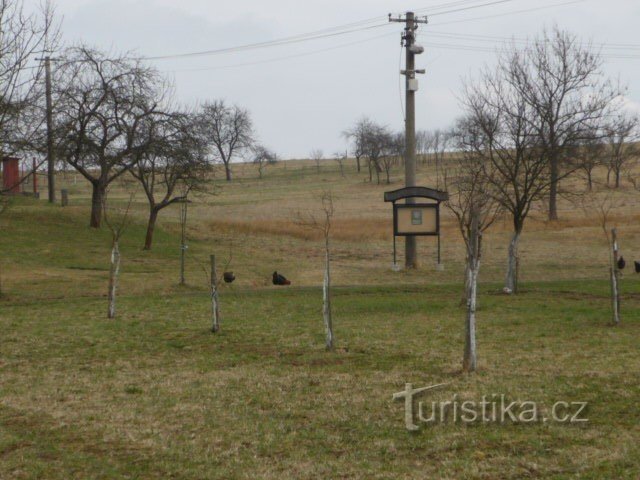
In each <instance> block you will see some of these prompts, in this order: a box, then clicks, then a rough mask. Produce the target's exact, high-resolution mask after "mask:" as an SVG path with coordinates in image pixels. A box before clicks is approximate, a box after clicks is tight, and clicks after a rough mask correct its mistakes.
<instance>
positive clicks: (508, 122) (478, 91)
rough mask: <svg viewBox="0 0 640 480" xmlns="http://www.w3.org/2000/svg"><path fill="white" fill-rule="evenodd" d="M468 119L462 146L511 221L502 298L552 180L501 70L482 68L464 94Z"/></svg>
mask: <svg viewBox="0 0 640 480" xmlns="http://www.w3.org/2000/svg"><path fill="white" fill-rule="evenodd" d="M464 107H465V109H466V111H467V116H466V118H465V120H464V121H463V122H462V125H463V126H464V128H465V130H466V131H467V132H466V134H464V135H462V137H461V138H462V139H463V142H464V143H463V145H462V147H463V148H464V149H465V150H466V151H467V152H469V154H474V155H477V156H478V158H479V159H481V161H482V165H483V166H484V169H485V173H484V175H485V177H486V179H487V181H488V182H489V183H490V185H491V187H492V190H491V191H492V195H493V196H494V199H495V201H497V202H498V203H499V204H500V205H501V206H502V208H503V209H504V210H505V211H506V212H508V213H509V214H510V216H511V220H512V224H513V235H512V238H511V242H510V243H509V250H508V251H509V253H508V263H507V273H506V278H505V288H504V291H505V292H506V293H515V292H517V288H518V270H519V260H518V245H519V241H520V236H521V235H522V230H523V228H524V224H525V220H526V219H527V216H528V215H529V212H530V211H531V208H532V206H533V204H534V202H536V201H538V200H540V199H541V198H543V196H544V195H545V194H546V193H548V191H549V186H550V183H551V179H550V176H549V169H548V168H547V156H546V152H545V149H544V147H543V145H541V144H540V139H539V136H538V127H537V126H536V125H535V124H534V123H532V121H531V118H532V115H533V116H534V118H536V117H535V115H534V114H535V111H533V108H532V107H531V106H530V105H529V104H528V103H527V102H526V100H525V99H524V97H523V96H522V95H520V93H519V92H518V91H517V90H516V89H515V88H514V87H513V86H512V85H511V83H510V81H509V78H508V77H506V78H505V76H504V73H503V71H501V70H498V71H497V72H496V71H495V70H494V71H492V70H490V69H488V68H487V69H485V71H484V72H483V73H482V75H481V78H480V80H479V81H478V82H476V83H475V84H473V85H467V87H466V90H465V93H464Z"/></svg>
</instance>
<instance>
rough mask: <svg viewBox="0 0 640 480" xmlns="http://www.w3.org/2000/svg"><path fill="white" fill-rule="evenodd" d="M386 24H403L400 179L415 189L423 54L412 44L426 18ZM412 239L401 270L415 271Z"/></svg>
mask: <svg viewBox="0 0 640 480" xmlns="http://www.w3.org/2000/svg"><path fill="white" fill-rule="evenodd" d="M389 21H390V22H402V23H404V24H405V28H404V32H403V34H402V40H401V45H402V46H404V47H405V50H406V59H405V69H404V70H401V71H400V74H401V75H404V76H405V79H406V81H405V104H406V107H405V112H406V113H405V115H406V116H405V120H404V126H405V155H404V178H405V187H415V186H416V91H418V79H417V78H416V74H418V73H422V74H423V73H424V72H425V71H424V70H416V68H415V65H416V62H415V57H416V55H419V54H421V53H422V52H423V51H424V48H423V47H421V46H420V45H417V44H416V30H417V29H418V26H419V24H421V23H428V20H427V17H422V18H419V17H416V16H415V14H414V13H413V12H407V13H406V15H405V16H404V18H403V17H402V16H399V17H398V18H392V17H391V14H389ZM405 203H407V204H412V203H415V199H413V198H408V199H407V200H406V201H405ZM416 240H417V239H416V237H415V236H407V237H405V268H418V249H417V241H416Z"/></svg>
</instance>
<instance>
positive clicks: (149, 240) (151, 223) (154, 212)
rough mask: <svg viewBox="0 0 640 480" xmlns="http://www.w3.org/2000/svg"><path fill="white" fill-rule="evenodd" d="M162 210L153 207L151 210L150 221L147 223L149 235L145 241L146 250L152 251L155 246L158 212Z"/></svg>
mask: <svg viewBox="0 0 640 480" xmlns="http://www.w3.org/2000/svg"><path fill="white" fill-rule="evenodd" d="M159 211H160V210H159V209H158V208H156V206H155V205H154V206H152V207H150V209H149V221H148V222H147V235H146V237H145V239H144V249H143V250H151V245H152V244H153V232H154V230H155V228H156V220H158V212H159Z"/></svg>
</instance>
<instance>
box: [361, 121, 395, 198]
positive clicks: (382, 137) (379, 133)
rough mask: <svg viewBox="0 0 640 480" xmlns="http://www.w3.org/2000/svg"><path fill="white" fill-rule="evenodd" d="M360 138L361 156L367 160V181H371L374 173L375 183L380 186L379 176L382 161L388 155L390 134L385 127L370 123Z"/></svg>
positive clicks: (381, 169)
mask: <svg viewBox="0 0 640 480" xmlns="http://www.w3.org/2000/svg"><path fill="white" fill-rule="evenodd" d="M362 136H363V138H362V142H363V143H362V152H363V156H365V157H366V158H367V166H368V169H369V181H370V182H371V181H372V180H373V172H374V171H375V172H376V182H377V184H378V185H380V174H381V173H382V171H383V165H382V159H383V158H385V157H386V156H387V155H389V151H390V144H391V132H390V131H389V129H388V128H387V127H385V126H382V125H378V124H376V123H373V122H371V123H369V124H368V125H367V128H366V130H365V131H364V132H363V133H362ZM387 178H388V177H387Z"/></svg>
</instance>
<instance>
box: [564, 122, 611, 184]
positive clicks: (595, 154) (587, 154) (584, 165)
mask: <svg viewBox="0 0 640 480" xmlns="http://www.w3.org/2000/svg"><path fill="white" fill-rule="evenodd" d="M601 137H602V135H601V134H600V133H598V132H597V131H593V132H592V134H591V135H586V136H585V138H584V139H582V140H580V142H579V143H578V145H577V146H576V148H574V149H573V153H572V154H571V158H572V161H573V163H574V164H575V165H576V167H577V169H578V170H579V172H581V173H582V175H583V176H584V178H585V180H586V182H587V190H588V191H591V190H593V174H594V171H595V169H596V168H598V167H600V166H603V165H605V161H604V158H605V153H606V152H605V144H604V143H603V141H602V138H601Z"/></svg>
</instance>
